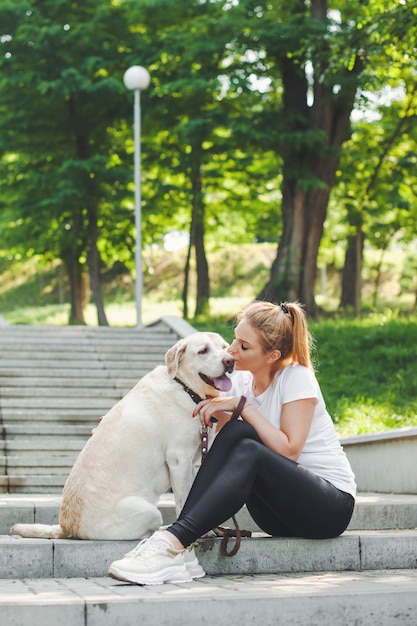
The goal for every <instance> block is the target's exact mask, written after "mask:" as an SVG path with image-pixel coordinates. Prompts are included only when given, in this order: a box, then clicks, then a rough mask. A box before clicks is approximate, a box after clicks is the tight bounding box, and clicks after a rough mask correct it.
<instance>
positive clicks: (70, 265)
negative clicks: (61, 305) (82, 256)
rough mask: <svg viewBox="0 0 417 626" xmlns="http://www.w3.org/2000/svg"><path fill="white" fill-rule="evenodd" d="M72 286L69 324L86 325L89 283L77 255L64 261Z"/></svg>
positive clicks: (74, 254)
mask: <svg viewBox="0 0 417 626" xmlns="http://www.w3.org/2000/svg"><path fill="white" fill-rule="evenodd" d="M64 263H65V267H66V270H67V274H68V280H69V285H70V313H69V319H68V324H70V325H76V324H85V323H86V322H85V319H84V301H85V297H86V289H87V288H88V287H87V283H86V281H85V274H84V273H83V269H82V266H81V265H80V263H79V262H78V255H77V253H71V254H70V256H69V258H68V259H65V260H64Z"/></svg>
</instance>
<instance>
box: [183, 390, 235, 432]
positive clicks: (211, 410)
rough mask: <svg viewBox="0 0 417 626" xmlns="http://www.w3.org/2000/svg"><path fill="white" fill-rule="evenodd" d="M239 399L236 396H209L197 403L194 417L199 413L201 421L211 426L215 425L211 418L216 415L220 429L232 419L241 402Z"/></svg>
mask: <svg viewBox="0 0 417 626" xmlns="http://www.w3.org/2000/svg"><path fill="white" fill-rule="evenodd" d="M239 399H240V398H236V397H235V396H219V397H216V398H208V399H207V400H203V401H202V402H199V403H198V404H197V405H196V407H195V409H194V411H193V417H196V416H197V415H198V416H199V417H200V420H201V423H202V424H204V425H205V426H209V427H210V428H211V427H212V426H213V422H212V421H211V418H212V417H215V418H216V420H217V422H218V426H217V429H219V428H221V427H222V426H224V424H225V423H226V422H228V421H229V420H230V417H231V414H232V413H233V411H234V410H235V408H236V407H237V405H238V404H239Z"/></svg>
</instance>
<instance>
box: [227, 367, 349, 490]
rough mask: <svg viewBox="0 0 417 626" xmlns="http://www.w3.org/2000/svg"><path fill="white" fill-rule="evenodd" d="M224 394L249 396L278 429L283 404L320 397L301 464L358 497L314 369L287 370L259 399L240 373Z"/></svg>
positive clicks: (245, 375) (247, 375)
mask: <svg viewBox="0 0 417 626" xmlns="http://www.w3.org/2000/svg"><path fill="white" fill-rule="evenodd" d="M224 395H233V396H241V395H243V396H246V398H247V399H248V401H249V402H250V404H252V405H253V406H254V407H255V408H256V409H258V411H259V412H260V413H261V414H262V415H263V416H264V417H265V418H266V419H267V420H268V421H269V422H271V424H273V425H274V426H276V427H277V428H280V422H281V410H282V405H283V404H286V403H287V402H293V401H294V400H305V399H306V398H316V400H317V402H316V408H315V409H314V414H313V420H312V423H311V428H310V432H309V433H308V437H307V440H306V442H305V444H304V447H303V449H302V452H301V454H300V456H299V458H298V459H297V462H298V463H300V464H302V465H304V466H305V467H307V468H308V469H310V470H311V471H312V472H315V473H316V474H317V475H318V476H321V477H322V478H325V479H326V480H328V481H329V482H330V483H332V484H333V485H334V486H335V487H337V488H338V489H341V490H342V491H346V492H347V493H350V494H352V496H353V497H355V496H356V484H355V476H354V474H353V472H352V469H351V467H350V464H349V461H348V459H347V457H346V454H345V452H344V450H343V447H342V446H341V444H340V442H339V439H338V437H337V433H336V429H335V427H334V424H333V422H332V419H331V417H330V415H329V413H328V411H327V409H326V405H325V403H324V399H323V396H322V393H321V390H320V386H319V384H318V381H317V379H316V377H315V375H314V372H313V371H312V370H311V369H309V368H308V367H305V366H303V365H289V366H287V367H285V368H284V369H283V370H281V372H278V373H277V374H276V376H275V378H274V380H273V382H272V383H271V385H270V386H269V387H268V388H267V389H266V390H265V391H264V392H263V393H262V394H261V395H259V396H256V397H255V396H254V394H253V389H252V374H251V373H250V372H247V371H237V372H236V373H235V375H234V376H233V377H232V389H231V390H230V391H229V392H228V393H227V394H224Z"/></svg>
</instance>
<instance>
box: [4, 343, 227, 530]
mask: <svg viewBox="0 0 417 626" xmlns="http://www.w3.org/2000/svg"><path fill="white" fill-rule="evenodd" d="M226 348H227V344H226V343H225V341H224V339H222V338H221V337H220V335H218V334H216V333H193V334H191V335H189V336H188V337H186V338H185V339H181V340H180V341H178V342H177V343H176V344H175V345H174V346H173V347H172V348H170V349H169V350H168V352H167V353H166V356H165V362H166V366H163V365H161V366H159V367H156V368H155V369H154V370H153V371H152V372H150V373H149V374H147V375H146V376H145V377H144V378H142V379H141V380H140V381H139V382H138V383H137V385H136V386H135V387H134V388H133V389H132V390H131V391H130V392H129V393H128V394H127V395H126V396H125V397H124V398H123V399H122V400H120V402H118V403H117V404H116V405H115V406H114V407H113V408H112V409H111V410H110V411H109V412H108V413H107V414H106V415H105V416H104V418H103V419H102V421H101V422H100V424H99V426H97V428H95V429H94V431H93V433H92V436H91V437H90V439H89V440H88V442H87V444H86V445H85V447H84V448H83V450H82V451H81V453H80V455H79V457H78V459H77V461H76V462H75V464H74V467H73V468H72V470H71V472H70V474H69V476H68V478H67V480H66V482H65V485H64V491H63V497H62V505H61V510H60V515H59V525H44V524H15V525H14V526H13V527H12V529H11V532H12V533H15V534H18V535H21V536H22V537H46V538H65V537H74V538H78V539H140V538H143V537H147V536H149V535H150V534H152V532H153V531H155V530H156V529H157V528H159V527H160V526H161V524H162V516H161V513H160V511H159V510H158V508H157V503H158V499H159V496H160V495H161V494H163V493H165V492H166V491H168V490H169V488H170V487H171V488H172V491H173V493H174V497H175V504H176V509H177V513H178V512H179V511H180V510H181V508H182V506H183V504H184V501H185V499H186V497H187V495H188V492H189V490H190V487H191V484H192V481H193V479H194V475H195V471H196V459H197V454H198V453H199V444H200V420H199V419H198V417H197V418H195V419H193V418H192V412H193V408H194V407H195V402H194V400H193V399H192V398H191V396H190V395H189V392H187V391H186V390H185V387H187V388H188V389H189V390H192V392H194V393H195V394H198V396H200V397H202V398H205V397H206V396H208V395H211V396H213V395H216V394H217V393H218V391H216V389H217V390H222V391H227V390H228V389H230V386H231V381H230V379H229V378H228V376H227V374H228V373H231V372H232V371H233V367H234V360H233V358H232V357H231V356H230V354H229V353H228V352H227V351H226ZM179 381H181V382H182V383H183V384H181V382H179Z"/></svg>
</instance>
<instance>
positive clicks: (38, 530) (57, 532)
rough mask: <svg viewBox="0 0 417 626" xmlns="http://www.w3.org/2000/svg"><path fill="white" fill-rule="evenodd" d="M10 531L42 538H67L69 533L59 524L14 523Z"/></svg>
mask: <svg viewBox="0 0 417 626" xmlns="http://www.w3.org/2000/svg"><path fill="white" fill-rule="evenodd" d="M10 532H11V533H12V534H13V535H20V536H21V537H39V538H42V539H67V538H69V535H68V534H67V533H65V532H64V531H63V529H62V528H61V526H60V525H59V524H53V525H51V524H14V526H12V527H11V529H10Z"/></svg>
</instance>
